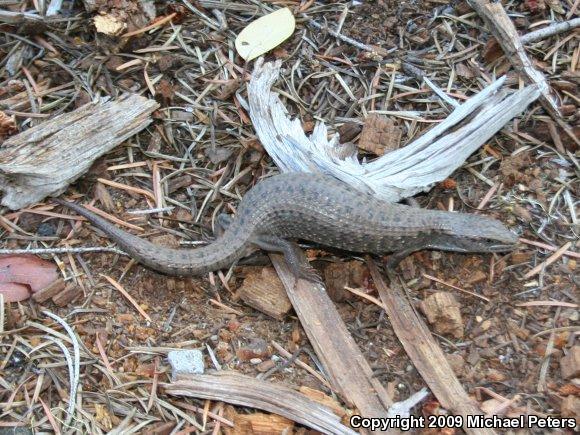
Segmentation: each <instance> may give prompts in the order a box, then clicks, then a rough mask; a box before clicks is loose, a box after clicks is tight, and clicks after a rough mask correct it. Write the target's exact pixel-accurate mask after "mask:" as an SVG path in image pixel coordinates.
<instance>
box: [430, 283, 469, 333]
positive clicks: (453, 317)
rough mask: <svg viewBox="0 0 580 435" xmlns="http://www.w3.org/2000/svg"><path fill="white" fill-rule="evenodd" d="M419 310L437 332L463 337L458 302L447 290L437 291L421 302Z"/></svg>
mask: <svg viewBox="0 0 580 435" xmlns="http://www.w3.org/2000/svg"><path fill="white" fill-rule="evenodd" d="M421 310H422V311H423V313H425V316H426V317H427V320H428V321H429V323H430V324H431V325H433V326H434V327H435V331H437V333H438V334H441V335H446V334H450V335H452V336H453V337H455V338H463V319H462V318H461V312H460V311H459V303H458V302H457V300H456V299H455V297H454V296H453V294H451V293H449V292H437V293H433V294H432V295H430V296H428V297H427V298H425V300H424V301H422V302H421Z"/></svg>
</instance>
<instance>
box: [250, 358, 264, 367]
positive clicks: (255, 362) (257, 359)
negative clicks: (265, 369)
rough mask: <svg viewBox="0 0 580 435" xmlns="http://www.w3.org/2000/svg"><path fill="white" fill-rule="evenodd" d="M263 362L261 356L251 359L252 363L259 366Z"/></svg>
mask: <svg viewBox="0 0 580 435" xmlns="http://www.w3.org/2000/svg"><path fill="white" fill-rule="evenodd" d="M261 362H262V360H261V359H260V358H252V359H251V360H250V364H252V365H255V366H257V365H258V364H260V363H261Z"/></svg>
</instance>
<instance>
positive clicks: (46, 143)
mask: <svg viewBox="0 0 580 435" xmlns="http://www.w3.org/2000/svg"><path fill="white" fill-rule="evenodd" d="M157 107H159V105H158V104H157V102H155V101H153V100H148V99H147V98H144V97H141V96H139V95H130V94H128V95H125V96H122V97H120V98H119V99H117V100H110V101H105V102H99V103H90V104H86V105H84V106H82V107H80V108H79V109H77V110H75V111H73V112H70V113H65V114H62V115H59V116H56V117H55V118H53V119H51V120H49V121H46V122H44V123H42V124H39V125H37V126H35V127H32V128H30V129H28V130H26V131H24V132H22V133H20V134H17V135H15V136H12V137H10V138H9V139H7V140H6V141H5V142H4V144H3V146H2V149H0V190H2V191H4V197H3V198H2V205H5V206H7V207H9V208H11V209H12V210H16V209H19V208H22V207H26V206H28V205H30V204H33V203H35V202H37V201H40V200H42V199H44V198H45V197H46V196H48V195H58V194H60V193H61V192H63V191H64V190H65V189H66V187H68V185H69V184H70V183H72V182H73V181H75V180H76V179H77V178H78V177H80V176H81V175H83V174H84V173H85V172H86V171H88V169H89V168H90V167H91V165H92V163H93V162H94V161H95V160H96V159H97V158H99V157H101V156H102V155H103V154H105V153H107V152H109V151H110V150H112V149H113V148H115V147H116V146H117V145H119V144H120V143H121V142H123V141H124V140H126V139H127V138H129V137H131V136H133V135H134V134H135V133H137V132H139V131H141V130H142V129H143V128H145V127H146V126H147V125H149V123H150V122H151V117H150V115H151V113H152V112H153V111H154V110H155V109H157Z"/></svg>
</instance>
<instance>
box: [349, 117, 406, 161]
mask: <svg viewBox="0 0 580 435" xmlns="http://www.w3.org/2000/svg"><path fill="white" fill-rule="evenodd" d="M401 136H402V131H401V129H400V128H399V127H397V126H396V125H395V122H394V121H393V120H392V119H391V118H388V117H386V116H385V115H379V114H376V113H373V114H370V115H369V116H368V117H367V118H366V119H365V123H364V126H363V129H362V134H361V136H360V140H359V142H358V146H359V148H362V149H363V150H365V151H368V152H369V153H373V154H376V155H378V156H382V155H383V154H385V152H388V151H392V150H396V149H398V148H399V146H400V145H401Z"/></svg>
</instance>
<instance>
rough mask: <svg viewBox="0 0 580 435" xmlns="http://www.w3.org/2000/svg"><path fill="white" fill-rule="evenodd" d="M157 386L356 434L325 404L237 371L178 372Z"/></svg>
mask: <svg viewBox="0 0 580 435" xmlns="http://www.w3.org/2000/svg"><path fill="white" fill-rule="evenodd" d="M161 387H162V388H164V390H165V391H166V392H167V393H168V394H171V395H173V396H187V397H197V398H201V399H209V400H219V401H223V402H226V403H231V404H233V405H239V406H248V407H251V408H257V409H261V410H263V411H267V412H272V413H274V414H278V415H281V416H283V417H286V418H288V419H290V420H292V421H295V422H297V423H300V424H303V425H305V426H308V427H310V428H312V429H314V430H318V431H321V432H323V433H340V434H349V435H356V432H355V431H353V430H352V429H350V428H348V427H347V426H345V425H343V424H342V423H341V422H340V417H338V416H337V415H336V414H334V413H333V412H332V411H331V410H330V409H329V408H327V407H326V406H323V405H321V404H319V403H316V402H315V401H313V400H311V399H309V398H308V397H306V396H304V395H303V394H300V393H298V392H296V391H294V390H292V389H290V388H288V387H285V386H282V385H280V384H273V383H270V382H267V381H262V380H259V379H255V378H252V377H249V376H244V375H241V374H239V373H237V372H230V371H220V372H217V373H215V374H205V375H179V376H178V377H177V379H176V380H175V381H174V382H172V383H169V384H161Z"/></svg>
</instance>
